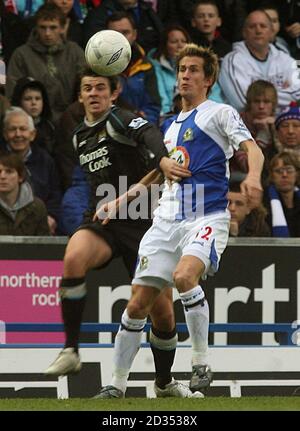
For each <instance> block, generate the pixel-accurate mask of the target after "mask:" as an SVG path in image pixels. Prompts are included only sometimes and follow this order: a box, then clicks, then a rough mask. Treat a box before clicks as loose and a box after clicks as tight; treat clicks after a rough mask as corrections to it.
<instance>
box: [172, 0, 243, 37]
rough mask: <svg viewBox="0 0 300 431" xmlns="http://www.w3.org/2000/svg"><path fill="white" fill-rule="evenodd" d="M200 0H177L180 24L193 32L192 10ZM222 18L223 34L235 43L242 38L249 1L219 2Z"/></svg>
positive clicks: (225, 0) (228, 0) (224, 0)
mask: <svg viewBox="0 0 300 431" xmlns="http://www.w3.org/2000/svg"><path fill="white" fill-rule="evenodd" d="M197 2H198V0H177V2H176V3H177V8H178V12H177V13H178V16H179V17H180V19H181V21H180V23H181V24H182V25H183V26H184V27H185V28H186V29H187V30H188V31H190V30H191V25H190V19H191V16H192V10H193V7H194V5H195V3H197ZM216 3H217V6H218V9H219V11H220V16H221V17H222V26H221V34H222V36H223V37H224V38H225V39H226V40H228V41H230V42H235V41H237V40H241V38H242V27H243V24H244V21H245V18H246V16H247V11H248V7H249V6H248V5H247V3H249V2H248V1H247V0H217V1H216Z"/></svg>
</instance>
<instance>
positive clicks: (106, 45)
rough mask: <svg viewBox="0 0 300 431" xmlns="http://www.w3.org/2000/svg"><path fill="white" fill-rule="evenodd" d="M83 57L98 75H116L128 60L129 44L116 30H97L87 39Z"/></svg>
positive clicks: (129, 57) (124, 67) (129, 53)
mask: <svg viewBox="0 0 300 431" xmlns="http://www.w3.org/2000/svg"><path fill="white" fill-rule="evenodd" d="M85 59H86V61H87V63H88V65H89V66H90V68H91V69H92V70H93V71H94V72H96V73H97V74H99V75H103V76H112V75H118V74H119V73H121V72H123V70H125V69H126V67H127V66H128V64H129V62H130V59H131V46H130V43H129V42H128V40H127V39H126V37H125V36H123V34H122V33H119V32H118V31H114V30H102V31H98V32H97V33H95V34H94V35H93V36H92V37H91V38H90V39H89V40H88V43H87V45H86V48H85Z"/></svg>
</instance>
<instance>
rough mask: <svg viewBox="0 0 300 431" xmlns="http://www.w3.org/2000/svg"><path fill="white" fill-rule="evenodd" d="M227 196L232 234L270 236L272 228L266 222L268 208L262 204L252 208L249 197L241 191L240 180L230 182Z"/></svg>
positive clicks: (230, 233)
mask: <svg viewBox="0 0 300 431" xmlns="http://www.w3.org/2000/svg"><path fill="white" fill-rule="evenodd" d="M227 197H228V209H229V211H230V214H231V220H230V230H229V235H230V236H239V237H243V236H244V237H249V236H251V237H262V236H264V237H268V236H270V228H269V226H268V224H267V223H266V215H267V211H266V209H265V208H264V206H263V205H262V204H261V205H260V206H259V207H258V208H255V209H252V210H251V209H250V208H249V205H248V200H247V197H246V196H245V195H244V194H243V193H241V189H240V183H239V182H233V183H230V184H229V192H228V195H227Z"/></svg>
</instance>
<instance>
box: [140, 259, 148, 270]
mask: <svg viewBox="0 0 300 431" xmlns="http://www.w3.org/2000/svg"><path fill="white" fill-rule="evenodd" d="M146 268H148V257H146V256H143V257H141V260H140V269H146Z"/></svg>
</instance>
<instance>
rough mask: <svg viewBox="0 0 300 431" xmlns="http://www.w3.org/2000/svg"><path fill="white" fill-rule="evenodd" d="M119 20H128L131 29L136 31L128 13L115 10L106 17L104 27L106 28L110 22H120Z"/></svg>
mask: <svg viewBox="0 0 300 431" xmlns="http://www.w3.org/2000/svg"><path fill="white" fill-rule="evenodd" d="M121 19H128V21H129V22H130V24H131V25H132V28H134V29H135V30H136V29H137V26H136V23H135V21H134V19H133V18H132V15H130V14H129V13H128V12H124V11H121V10H117V11H115V12H113V13H112V14H111V15H108V17H107V18H106V21H105V27H106V28H108V24H109V23H110V22H116V21H121Z"/></svg>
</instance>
